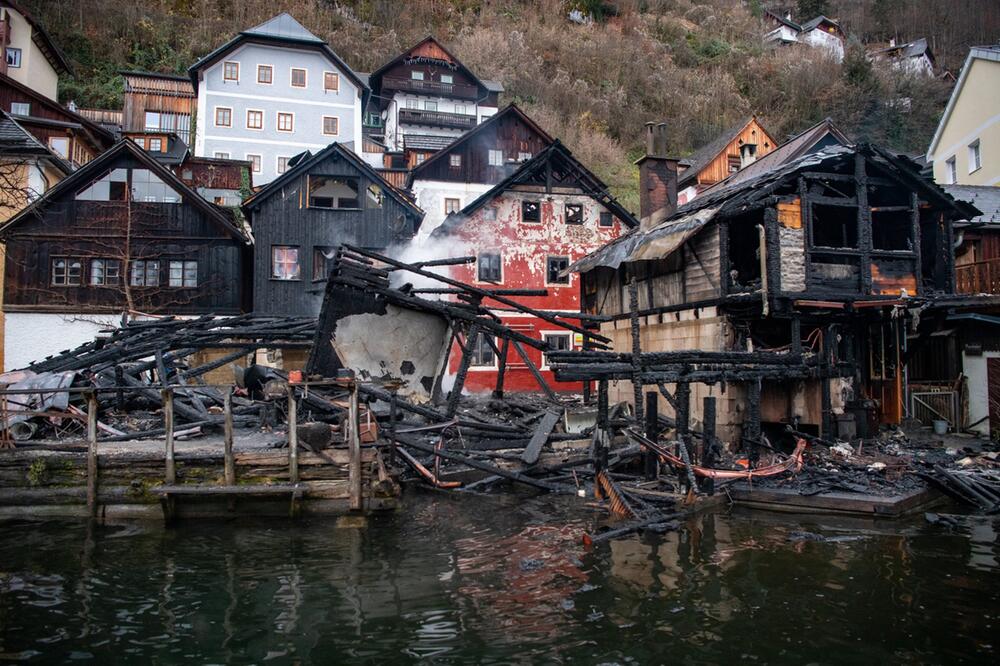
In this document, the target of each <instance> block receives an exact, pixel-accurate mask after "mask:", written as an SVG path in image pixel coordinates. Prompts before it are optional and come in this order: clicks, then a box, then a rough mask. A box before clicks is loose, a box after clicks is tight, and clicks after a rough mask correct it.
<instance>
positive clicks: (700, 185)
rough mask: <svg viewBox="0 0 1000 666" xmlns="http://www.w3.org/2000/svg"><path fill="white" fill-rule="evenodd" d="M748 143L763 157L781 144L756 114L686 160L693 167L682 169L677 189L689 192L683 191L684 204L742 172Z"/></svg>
mask: <svg viewBox="0 0 1000 666" xmlns="http://www.w3.org/2000/svg"><path fill="white" fill-rule="evenodd" d="M747 144H750V145H753V146H755V147H756V148H755V149H754V150H755V156H756V157H763V156H764V155H767V154H768V153H770V152H771V151H772V150H774V149H775V148H776V147H777V146H778V142H776V141H775V140H774V138H773V137H772V136H771V135H770V134H769V133H768V131H767V130H766V129H764V126H763V125H762V124H761V123H760V121H759V120H758V119H757V117H756V116H754V117H751V118H750V119H749V120H747V121H746V122H745V123H743V124H742V125H740V126H737V127H734V128H732V129H730V130H729V131H727V132H724V133H723V134H721V135H719V136H718V137H717V138H716V139H715V140H713V141H712V142H711V143H709V144H708V145H706V146H704V147H702V148H701V149H699V150H697V151H695V153H694V154H693V155H691V157H689V158H688V159H687V160H686V161H687V162H688V163H689V166H688V167H687V169H685V170H684V171H682V172H681V174H680V178H679V179H678V187H677V189H678V191H680V192H683V191H685V190H688V191H687V192H685V193H683V194H682V196H681V200H680V203H682V204H683V203H686V202H687V201H690V200H691V199H693V198H694V197H695V196H696V195H697V194H698V193H700V192H702V191H703V190H706V189H708V188H709V187H711V186H712V185H714V184H715V183H718V182H719V181H722V180H725V179H726V178H728V177H729V176H730V175H732V174H734V173H736V172H737V171H739V170H740V166H741V155H740V147H741V146H743V145H747Z"/></svg>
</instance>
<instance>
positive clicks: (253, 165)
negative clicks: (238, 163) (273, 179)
mask: <svg viewBox="0 0 1000 666" xmlns="http://www.w3.org/2000/svg"><path fill="white" fill-rule="evenodd" d="M247 162H249V163H250V169H251V171H253V172H254V173H260V172H261V171H262V167H261V157H260V155H251V154H249V153H247Z"/></svg>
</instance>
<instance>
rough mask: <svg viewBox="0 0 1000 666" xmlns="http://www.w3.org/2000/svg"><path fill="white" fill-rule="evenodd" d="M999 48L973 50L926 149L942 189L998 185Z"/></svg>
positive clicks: (999, 177)
mask: <svg viewBox="0 0 1000 666" xmlns="http://www.w3.org/2000/svg"><path fill="white" fill-rule="evenodd" d="M998 109H1000V45H994V46H974V47H972V48H971V49H970V50H969V55H968V57H967V58H966V59H965V64H964V65H963V66H962V73H961V74H960V75H959V77H958V82H957V83H956V84H955V88H954V89H953V90H952V91H951V98H950V99H949V100H948V105H947V106H946V107H945V110H944V114H943V115H942V116H941V121H940V122H939V123H938V126H937V130H936V131H935V132H934V138H932V139H931V145H930V147H928V149H927V161H928V162H929V163H931V164H932V165H933V169H934V180H935V181H936V182H938V183H941V184H944V185H1000V113H998V112H997V110H998Z"/></svg>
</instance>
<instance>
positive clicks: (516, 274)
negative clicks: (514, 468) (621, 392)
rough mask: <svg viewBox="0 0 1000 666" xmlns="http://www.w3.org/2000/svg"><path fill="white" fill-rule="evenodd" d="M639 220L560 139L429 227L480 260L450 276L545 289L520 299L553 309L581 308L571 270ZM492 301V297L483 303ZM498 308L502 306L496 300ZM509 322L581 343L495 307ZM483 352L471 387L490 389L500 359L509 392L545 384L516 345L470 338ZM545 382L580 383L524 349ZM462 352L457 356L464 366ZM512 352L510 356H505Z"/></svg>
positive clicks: (565, 344)
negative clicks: (558, 378)
mask: <svg viewBox="0 0 1000 666" xmlns="http://www.w3.org/2000/svg"><path fill="white" fill-rule="evenodd" d="M637 224H638V221H637V220H636V219H635V218H634V217H633V216H632V214H631V213H629V212H628V211H627V210H625V209H624V208H622V206H621V205H620V204H619V203H618V201H617V200H616V199H615V198H614V197H612V196H611V195H610V194H609V193H608V188H607V185H605V184H604V183H603V182H602V181H601V180H600V179H599V178H598V177H597V176H595V175H594V174H593V173H591V172H590V170H589V169H587V168H586V167H585V166H584V165H583V164H581V163H580V162H579V161H578V160H577V159H576V158H575V157H574V156H573V154H572V153H570V151H569V150H568V149H567V148H566V147H565V146H563V145H562V144H561V143H560V142H559V141H558V140H557V141H555V142H553V143H552V144H550V145H549V146H548V147H546V148H544V149H542V150H541V151H540V152H539V153H538V154H536V155H534V156H533V157H532V158H531V159H529V160H527V161H526V162H524V163H523V164H519V165H518V166H517V168H516V169H515V170H514V171H513V172H512V173H510V175H508V176H507V177H505V178H504V179H503V180H501V181H500V182H498V183H497V184H496V185H494V186H493V187H491V188H490V189H489V190H488V191H486V192H484V193H483V194H481V195H480V196H479V197H477V198H475V199H474V200H472V201H470V202H469V203H468V204H467V205H466V206H465V207H463V208H462V209H461V210H459V211H456V212H453V213H451V214H449V215H448V217H447V219H446V220H445V221H444V223H442V224H441V225H440V226H439V227H437V229H435V230H434V231H433V232H432V233H431V238H430V240H431V243H432V244H434V245H443V246H455V245H456V244H457V246H458V247H460V248H461V249H460V253H461V254H464V255H469V256H475V257H476V262H475V263H474V264H460V265H456V266H453V267H451V269H450V271H451V277H452V278H454V279H457V280H462V281H465V282H469V283H472V284H477V285H479V286H482V287H486V288H490V289H492V288H494V287H495V288H497V289H501V290H502V289H536V290H538V289H541V290H545V291H547V292H548V293H547V294H546V295H544V296H540V295H535V296H518V301H519V302H522V303H524V304H525V305H527V306H528V307H531V308H534V309H537V310H543V311H549V312H570V313H572V312H579V311H580V297H581V289H580V284H579V282H578V278H577V277H576V276H575V275H570V274H567V273H566V269H567V268H568V267H569V265H570V264H571V263H573V262H574V261H576V260H577V259H579V258H581V257H583V256H585V255H586V254H587V253H589V252H591V251H593V250H596V249H597V248H599V247H601V246H602V245H604V244H605V243H607V242H609V241H611V240H613V239H615V238H617V237H618V236H620V235H621V234H622V233H623V232H624V231H625V230H627V229H629V228H632V227H635V226H636V225H637ZM484 305H486V306H487V307H489V306H490V305H491V303H489V302H488V300H487V302H485V303H484ZM492 305H494V306H498V305H499V304H496V303H493V304H492ZM494 313H495V314H496V316H497V317H499V319H500V320H501V321H503V323H505V324H507V325H509V326H511V327H513V328H514V329H516V330H518V331H519V332H521V333H523V334H524V335H527V336H530V337H535V338H538V339H540V340H543V341H546V342H548V343H550V345H552V348H554V349H564V350H570V349H579V348H581V345H582V343H583V341H582V339H578V338H575V337H574V335H573V334H571V333H569V332H567V331H566V330H565V329H561V330H553V329H554V327H553V326H552V325H551V324H547V323H546V322H544V321H542V320H541V319H537V318H534V317H525V316H524V315H521V314H519V313H510V312H506V311H504V310H503V309H500V308H498V309H496V310H494ZM471 344H472V345H473V346H474V349H475V352H474V353H473V355H472V364H471V367H470V372H469V375H468V377H467V378H466V379H465V386H466V388H468V389H471V390H483V391H486V390H491V389H493V388H494V387H495V386H496V383H497V374H498V373H499V372H500V367H501V365H504V366H505V372H506V378H505V385H506V386H507V387H508V389H511V390H515V391H516V390H522V391H537V390H538V388H539V386H538V383H537V380H536V379H535V377H534V373H533V372H532V370H531V369H530V368H529V366H528V365H527V362H526V361H524V359H523V358H520V357H519V355H518V353H517V352H516V351H515V349H508V350H507V352H508V353H504V350H502V349H499V348H497V345H496V343H495V342H494V341H492V340H491V339H488V338H487V337H485V336H480V337H479V338H478V339H477V340H474V341H472V342H471ZM524 352H525V353H526V354H527V355H528V358H530V360H531V362H532V363H533V364H534V365H535V367H536V368H537V369H538V370H539V371H540V374H541V376H542V377H543V379H544V380H545V381H546V382H547V383H548V384H549V385H550V386H551V387H552V388H554V389H557V390H571V391H577V390H579V385H569V384H555V383H553V381H552V375H551V372H550V371H549V369H548V365H547V363H546V360H545V357H544V355H542V354H540V352H538V351H536V350H534V349H525V350H524ZM460 358H461V353H458V352H456V354H455V355H454V356H453V358H452V360H451V364H452V368H453V370H454V369H457V367H458V364H459V362H460ZM504 359H505V360H506V362H504Z"/></svg>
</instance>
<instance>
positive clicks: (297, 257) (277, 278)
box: [269, 245, 302, 282]
mask: <svg viewBox="0 0 1000 666" xmlns="http://www.w3.org/2000/svg"><path fill="white" fill-rule="evenodd" d="M278 249H282V250H292V249H294V250H295V267H296V268H297V269H298V274H297V275H296V276H295V277H281V276H280V275H275V274H274V273H275V271H274V266H275V263H274V256H275V255H274V251H275V250H278ZM269 279H271V280H275V281H277V282H301V281H302V247H301V246H300V245H272V246H271V272H270V277H269Z"/></svg>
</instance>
